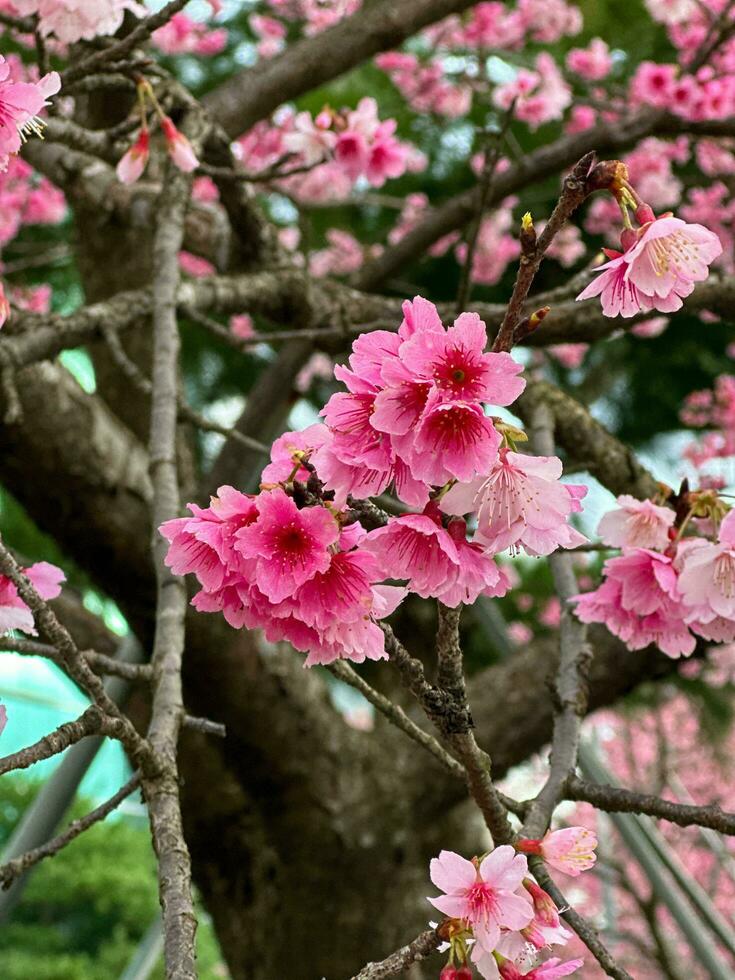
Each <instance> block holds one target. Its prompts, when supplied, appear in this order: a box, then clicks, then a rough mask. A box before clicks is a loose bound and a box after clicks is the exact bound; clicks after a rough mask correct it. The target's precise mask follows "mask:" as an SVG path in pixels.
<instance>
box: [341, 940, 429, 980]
mask: <svg viewBox="0 0 735 980" xmlns="http://www.w3.org/2000/svg"><path fill="white" fill-rule="evenodd" d="M441 941H442V940H441V938H440V937H439V936H438V935H437V933H436V930H434V929H427V930H426V932H422V933H421V935H419V936H417V937H416V938H415V939H414V940H413V941H412V942H410V943H409V944H408V945H407V946H403V947H401V949H399V950H396V952H395V953H392V954H391V955H390V956H388V957H386V959H384V960H381V961H380V962H379V963H368V964H367V965H366V966H364V967H363V968H362V970H360V972H359V973H357V974H355V976H354V977H352V980H387V978H388V977H395V976H398V974H399V973H403V972H404V971H405V970H407V969H408V968H409V967H410V966H412V965H413V964H414V963H418V962H420V961H421V960H424V959H426V957H427V956H430V955H431V954H432V953H433V952H434V951H435V950H436V948H437V946H439V945H440V943H441Z"/></svg>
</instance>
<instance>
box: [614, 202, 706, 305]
mask: <svg viewBox="0 0 735 980" xmlns="http://www.w3.org/2000/svg"><path fill="white" fill-rule="evenodd" d="M721 253H722V245H721V244H720V240H719V239H718V237H717V235H715V234H714V233H713V232H711V231H709V229H707V228H705V227H703V226H702V225H698V224H688V223H687V222H686V221H683V220H682V219H681V218H674V217H663V218H658V219H657V220H655V221H651V222H650V223H649V224H648V225H645V226H644V228H643V229H642V230H641V233H640V234H639V237H638V240H637V242H636V244H635V245H633V247H632V248H630V249H628V250H627V251H626V252H625V253H624V255H623V258H624V260H625V262H626V264H627V266H628V269H627V272H626V279H627V280H628V281H629V282H631V283H632V284H633V285H634V286H635V287H636V288H637V289H639V290H640V291H641V292H643V293H644V294H645V295H648V296H651V297H655V298H656V299H657V300H659V303H658V304H657V305H656V309H659V310H662V312H669V311H668V310H663V308H662V306H661V305H660V301H661V300H664V301H666V300H668V299H670V298H671V297H677V298H678V297H682V296H688V295H689V293H691V291H692V289H693V288H694V283H695V282H702V281H703V280H705V279H706V278H707V276H708V274H709V268H708V267H709V265H710V263H711V262H712V261H713V260H714V259H716V258H717V257H718V255H720V254H721ZM678 306H681V299H679V300H678ZM677 308H678V307H677Z"/></svg>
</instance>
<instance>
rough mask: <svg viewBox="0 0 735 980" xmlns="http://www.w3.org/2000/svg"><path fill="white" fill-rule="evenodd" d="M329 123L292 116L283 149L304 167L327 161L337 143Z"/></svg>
mask: <svg viewBox="0 0 735 980" xmlns="http://www.w3.org/2000/svg"><path fill="white" fill-rule="evenodd" d="M251 19H252V18H251ZM330 123H331V119H328V118H324V119H323V118H322V117H321V116H317V118H316V120H313V119H312V118H311V114H310V113H308V112H298V113H297V114H296V115H295V116H294V120H293V129H292V130H291V131H290V132H288V133H286V134H285V135H284V137H283V149H284V150H285V151H286V152H287V153H297V154H298V155H299V157H300V158H301V160H302V161H303V163H304V166H307V167H311V166H314V165H315V164H317V163H321V161H322V160H326V159H328V157H329V156H330V155H331V153H332V151H333V150H334V147H335V144H336V142H337V137H336V135H335V134H334V132H333V131H332V130H331V129H330V128H329V124H330Z"/></svg>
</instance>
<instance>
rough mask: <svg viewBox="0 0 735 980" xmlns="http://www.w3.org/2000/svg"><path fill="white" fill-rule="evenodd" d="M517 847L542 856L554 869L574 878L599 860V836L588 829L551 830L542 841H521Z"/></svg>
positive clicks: (525, 851) (566, 828)
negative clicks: (596, 851) (597, 849)
mask: <svg viewBox="0 0 735 980" xmlns="http://www.w3.org/2000/svg"><path fill="white" fill-rule="evenodd" d="M517 846H518V848H519V850H521V851H523V852H524V853H525V854H540V855H541V857H542V858H543V859H544V861H546V863H547V864H549V865H551V867H552V868H555V869H556V870H557V871H563V872H564V873H565V874H568V875H570V876H571V877H573V878H576V877H577V875H579V874H581V873H582V872H583V871H587V870H588V869H589V868H591V867H592V866H593V865H594V863H595V861H596V860H597V859H596V857H595V848H596V847H597V836H596V835H595V834H594V833H593V831H591V830H587V828H586V827H565V828H564V829H563V830H549V831H547V832H546V834H545V835H544V836H543V837H542V839H541V840H540V841H532V840H521V841H519V843H518V845H517Z"/></svg>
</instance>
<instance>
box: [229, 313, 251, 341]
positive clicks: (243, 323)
mask: <svg viewBox="0 0 735 980" xmlns="http://www.w3.org/2000/svg"><path fill="white" fill-rule="evenodd" d="M229 326H230V333H231V334H232V335H233V337H237V339H238V340H249V339H250V338H251V337H253V336H254V335H255V327H254V325H253V318H252V317H251V316H250V314H249V313H236V314H235V315H234V316H231V317H230V324H229Z"/></svg>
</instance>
